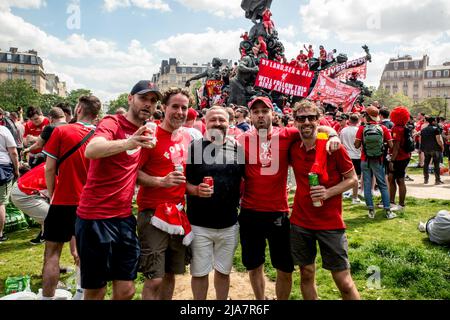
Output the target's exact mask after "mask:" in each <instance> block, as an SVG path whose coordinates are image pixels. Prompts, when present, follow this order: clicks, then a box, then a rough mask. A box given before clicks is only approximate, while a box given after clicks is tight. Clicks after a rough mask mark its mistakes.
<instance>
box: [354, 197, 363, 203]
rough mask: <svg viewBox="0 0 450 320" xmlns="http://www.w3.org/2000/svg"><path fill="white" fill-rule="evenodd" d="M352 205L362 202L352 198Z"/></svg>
mask: <svg viewBox="0 0 450 320" xmlns="http://www.w3.org/2000/svg"><path fill="white" fill-rule="evenodd" d="M352 204H362V201H361V200H359V198H353V200H352Z"/></svg>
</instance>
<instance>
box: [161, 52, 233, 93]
mask: <svg viewBox="0 0 450 320" xmlns="http://www.w3.org/2000/svg"><path fill="white" fill-rule="evenodd" d="M231 64H232V62H231V61H230V60H222V67H225V66H228V67H231ZM210 66H211V63H206V64H201V65H199V64H197V63H193V64H192V65H187V64H181V63H180V62H178V61H177V59H176V58H170V59H169V60H163V61H162V62H161V67H160V70H159V72H158V73H156V74H154V75H153V78H152V81H153V82H155V83H156V84H157V85H158V87H159V89H160V90H162V91H163V90H166V89H168V88H170V87H182V88H183V87H184V86H185V84H186V81H187V80H189V79H190V78H192V77H193V76H196V75H198V74H200V73H202V72H205V71H206V70H207V69H208V67H210ZM200 81H202V82H204V81H205V78H203V79H200ZM195 82H196V81H192V82H191V87H192V86H193V85H194V84H195Z"/></svg>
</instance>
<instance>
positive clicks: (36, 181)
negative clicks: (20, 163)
mask: <svg viewBox="0 0 450 320" xmlns="http://www.w3.org/2000/svg"><path fill="white" fill-rule="evenodd" d="M17 187H18V188H19V190H20V191H22V192H23V193H25V194H28V195H33V194H37V193H39V191H41V190H47V183H46V181H45V163H41V164H40V165H38V166H37V167H35V168H33V169H31V170H30V171H28V172H27V173H25V174H24V175H23V176H21V177H20V178H19V180H17Z"/></svg>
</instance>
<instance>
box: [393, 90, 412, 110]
mask: <svg viewBox="0 0 450 320" xmlns="http://www.w3.org/2000/svg"><path fill="white" fill-rule="evenodd" d="M412 105H413V101H412V100H411V98H410V97H408V96H405V95H404V94H403V93H400V92H399V93H396V94H394V95H393V96H392V100H391V104H390V105H386V107H388V108H389V109H394V108H395V107H398V106H404V107H407V108H411V107H412Z"/></svg>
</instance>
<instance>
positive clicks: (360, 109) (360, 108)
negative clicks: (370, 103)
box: [352, 104, 365, 113]
mask: <svg viewBox="0 0 450 320" xmlns="http://www.w3.org/2000/svg"><path fill="white" fill-rule="evenodd" d="M364 110H365V108H364V106H362V105H358V104H355V105H354V106H353V108H352V113H361V112H363V111H364Z"/></svg>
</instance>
